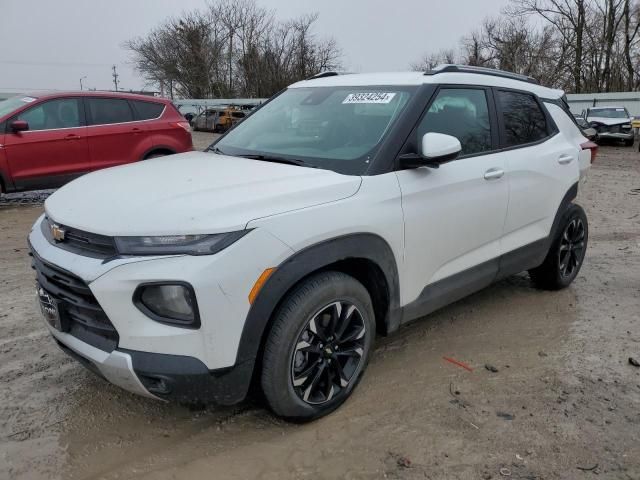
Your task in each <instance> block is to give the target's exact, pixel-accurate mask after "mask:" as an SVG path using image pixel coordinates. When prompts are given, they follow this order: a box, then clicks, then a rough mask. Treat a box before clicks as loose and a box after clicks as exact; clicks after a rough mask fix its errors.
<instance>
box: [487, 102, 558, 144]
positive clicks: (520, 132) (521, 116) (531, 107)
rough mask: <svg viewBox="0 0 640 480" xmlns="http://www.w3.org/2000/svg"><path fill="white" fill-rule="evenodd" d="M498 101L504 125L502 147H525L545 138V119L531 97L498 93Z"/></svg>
mask: <svg viewBox="0 0 640 480" xmlns="http://www.w3.org/2000/svg"><path fill="white" fill-rule="evenodd" d="M498 101H499V103H500V109H501V110H502V121H503V124H504V134H505V135H504V137H505V138H504V141H503V143H504V145H503V146H504V147H513V146H517V145H525V144H527V143H533V142H537V141H538V140H542V139H544V138H546V137H547V119H546V117H545V115H544V113H543V111H542V109H541V108H540V105H539V104H538V102H536V99H535V98H533V96H531V95H529V94H526V93H518V92H506V91H499V92H498Z"/></svg>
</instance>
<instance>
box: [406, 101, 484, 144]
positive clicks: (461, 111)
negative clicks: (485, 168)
mask: <svg viewBox="0 0 640 480" xmlns="http://www.w3.org/2000/svg"><path fill="white" fill-rule="evenodd" d="M429 132H435V133H444V134H446V135H452V136H454V137H456V138H457V139H458V140H460V145H461V146H462V151H461V154H462V155H472V154H477V153H482V152H487V151H489V150H491V122H490V121H489V107H488V105H487V96H486V93H485V91H484V90H481V89H472V88H469V89H467V88H443V89H442V90H440V91H439V92H438V96H437V97H436V99H435V100H434V101H433V103H432V104H431V106H430V107H429V110H428V111H427V113H426V115H425V116H424V118H423V119H422V121H421V122H420V125H419V126H418V138H417V144H418V145H420V143H421V139H422V137H423V136H424V134H425V133H429Z"/></svg>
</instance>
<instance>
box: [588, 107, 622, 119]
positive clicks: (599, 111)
mask: <svg viewBox="0 0 640 480" xmlns="http://www.w3.org/2000/svg"><path fill="white" fill-rule="evenodd" d="M589 116H590V117H602V118H629V112H627V109H626V108H592V109H590V110H589Z"/></svg>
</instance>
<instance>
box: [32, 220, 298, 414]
mask: <svg viewBox="0 0 640 480" xmlns="http://www.w3.org/2000/svg"><path fill="white" fill-rule="evenodd" d="M41 221H42V218H41V219H40V220H39V221H38V222H36V225H35V228H33V229H32V231H31V234H30V235H29V243H30V245H31V248H32V250H33V251H34V253H36V254H37V256H38V257H39V258H41V259H42V260H44V261H45V262H47V263H48V264H50V265H52V266H55V267H59V268H60V269H64V270H65V271H66V272H68V273H69V274H72V275H74V276H75V277H77V278H78V279H80V280H81V281H82V282H84V283H85V284H86V286H87V287H88V289H90V291H91V294H92V295H93V297H95V300H96V301H97V303H98V304H99V306H100V308H101V309H102V310H103V311H104V313H105V315H106V317H107V318H108V319H109V321H110V323H111V324H112V325H113V327H114V328H115V330H116V331H117V333H118V340H117V343H116V344H114V345H112V346H111V347H110V348H102V347H101V346H100V345H98V344H96V345H94V344H91V342H89V343H88V342H87V341H83V340H84V339H81V338H78V336H77V335H75V334H73V333H74V332H73V331H71V332H70V333H65V332H62V331H59V330H56V329H55V328H54V327H52V326H50V325H48V324H47V323H46V322H45V324H46V325H47V327H48V328H49V330H50V332H51V334H52V335H53V336H54V337H55V339H56V340H57V342H58V344H59V345H60V346H61V348H63V350H65V351H66V352H67V353H69V354H70V355H72V356H73V357H75V358H76V359H78V360H79V361H80V362H81V363H83V364H84V365H85V366H86V367H88V368H89V369H90V370H92V371H94V372H95V373H97V374H99V375H100V376H102V377H104V378H105V379H107V380H108V381H109V382H111V383H113V384H115V385H118V386H120V387H122V388H124V389H125V390H128V391H130V392H133V393H136V394H140V395H144V396H147V397H151V398H157V399H163V400H175V401H179V402H183V403H193V402H196V403H210V402H214V403H219V404H232V403H237V402H238V401H240V400H242V399H243V398H244V397H245V396H246V393H247V391H248V388H249V384H250V381H251V377H252V372H253V365H254V360H255V359H254V358H251V359H248V360H247V359H245V358H243V359H241V360H239V359H238V358H237V355H238V351H239V346H240V338H241V335H242V332H243V328H244V322H245V319H246V317H247V312H248V310H249V306H250V305H249V302H248V293H249V291H250V290H251V287H252V285H253V283H254V282H255V280H256V278H258V277H259V275H260V274H261V273H262V272H263V271H264V270H265V269H266V268H268V267H271V266H273V265H278V264H279V263H280V261H282V260H283V259H284V258H286V257H287V256H288V255H289V254H290V252H291V250H290V248H289V247H288V246H286V245H284V244H283V243H282V242H281V241H280V240H278V239H276V238H275V237H273V236H272V235H270V234H269V233H268V232H266V231H265V230H264V229H256V230H254V231H252V232H251V234H250V235H247V236H245V237H243V238H242V239H241V240H239V241H238V242H236V243H235V244H234V245H232V246H231V247H229V248H228V249H225V250H223V251H221V252H219V253H217V254H215V255H210V256H208V255H207V256H197V257H196V256H169V257H140V258H134V257H128V258H124V257H123V258H116V259H113V260H109V261H103V260H101V259H95V258H89V257H85V256H82V255H78V254H75V253H72V252H69V251H66V250H64V249H61V248H59V247H57V246H55V245H53V244H51V243H49V241H48V240H47V239H46V238H45V237H44V236H43V234H42V231H41V228H40V222H41ZM238 259H242V260H241V261H240V262H239V261H238ZM158 281H184V282H186V283H189V284H190V285H192V286H193V287H194V290H195V294H196V297H197V303H198V307H199V312H200V318H201V321H202V325H201V327H200V328H199V329H184V328H179V327H176V326H170V325H166V324H162V323H159V322H157V321H155V320H153V319H151V318H149V317H148V316H147V315H145V314H144V313H143V312H142V311H141V310H140V309H138V308H137V307H136V306H135V305H134V302H133V294H134V292H135V290H136V288H137V287H138V286H139V285H140V284H142V283H148V282H158ZM252 341H257V342H259V341H260V339H259V338H256V339H252Z"/></svg>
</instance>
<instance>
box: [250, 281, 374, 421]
mask: <svg viewBox="0 0 640 480" xmlns="http://www.w3.org/2000/svg"><path fill="white" fill-rule="evenodd" d="M374 337H375V319H374V313H373V308H372V306H371V298H370V297H369V293H368V292H367V290H366V289H365V288H364V286H362V284H360V283H359V282H358V281H357V280H355V279H354V278H353V277H350V276H349V275H346V274H344V273H340V272H322V273H319V274H316V275H313V276H311V277H309V278H308V279H306V280H304V281H303V282H302V283H301V284H299V285H298V286H297V287H296V288H295V289H294V290H293V291H292V292H291V293H290V294H289V295H288V296H287V297H286V299H285V300H284V302H283V303H282V306H281V307H280V308H279V309H278V311H277V313H276V317H275V321H274V323H273V326H272V327H271V330H270V332H269V334H268V338H267V341H266V345H265V350H264V356H263V367H262V378H261V383H262V390H263V391H264V394H265V397H266V400H267V403H268V404H269V407H270V408H271V409H272V410H273V412H274V413H276V414H277V415H279V416H281V417H284V418H286V419H288V420H292V421H299V422H302V421H309V420H313V419H316V418H319V417H321V416H324V415H326V414H328V413H330V412H332V411H333V410H335V409H336V408H338V407H339V406H340V405H341V404H342V403H343V402H344V401H345V400H346V399H347V398H348V397H349V395H350V394H351V392H352V391H353V389H354V388H355V387H356V385H357V384H358V382H359V380H360V378H361V376H362V373H363V372H364V370H365V368H366V365H367V363H368V361H369V352H370V351H371V347H372V344H373V340H374Z"/></svg>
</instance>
